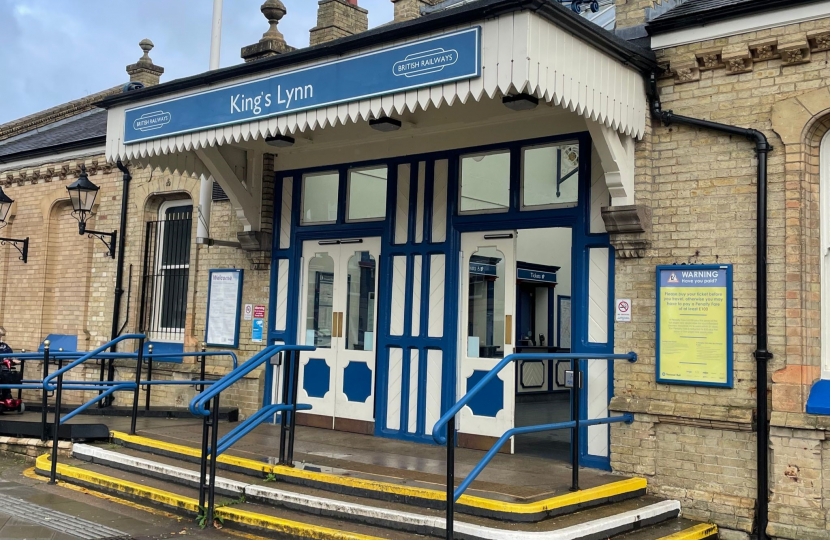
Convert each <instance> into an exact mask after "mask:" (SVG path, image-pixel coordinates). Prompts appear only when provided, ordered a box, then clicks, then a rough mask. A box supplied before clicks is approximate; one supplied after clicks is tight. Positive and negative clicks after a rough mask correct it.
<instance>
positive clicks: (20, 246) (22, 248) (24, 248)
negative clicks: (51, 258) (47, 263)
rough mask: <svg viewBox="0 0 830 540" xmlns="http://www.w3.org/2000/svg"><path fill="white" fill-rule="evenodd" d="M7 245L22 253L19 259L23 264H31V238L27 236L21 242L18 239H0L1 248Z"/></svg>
mask: <svg viewBox="0 0 830 540" xmlns="http://www.w3.org/2000/svg"><path fill="white" fill-rule="evenodd" d="M6 244H9V245H11V246H12V247H13V248H14V249H16V250H17V252H18V253H20V256H19V257H18V259H20V260H21V261H23V264H26V263H27V262H29V237H28V236H27V237H26V238H24V239H23V240H19V239H17V238H0V246H5V245H6Z"/></svg>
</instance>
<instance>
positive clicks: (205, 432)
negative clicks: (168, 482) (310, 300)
mask: <svg viewBox="0 0 830 540" xmlns="http://www.w3.org/2000/svg"><path fill="white" fill-rule="evenodd" d="M206 407H207V409H208V410H210V402H208V403H207V405H206ZM209 429H210V415H209V414H208V415H207V416H203V417H202V460H201V463H200V465H199V506H201V507H202V508H207V507H206V506H205V487H206V484H207V459H208V441H209V439H210V433H209Z"/></svg>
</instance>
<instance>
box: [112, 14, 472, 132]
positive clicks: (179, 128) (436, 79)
mask: <svg viewBox="0 0 830 540" xmlns="http://www.w3.org/2000/svg"><path fill="white" fill-rule="evenodd" d="M479 76H481V28H479V27H474V28H469V29H466V30H463V31H459V32H453V33H450V34H444V35H441V36H437V37H433V38H429V39H423V40H419V41H414V42H412V43H407V44H405V45H399V46H396V47H390V48H387V49H381V50H378V51H373V52H370V53H366V54H361V55H358V56H353V57H349V58H344V59H343V60H336V61H333V62H327V63H324V64H319V65H316V66H311V67H305V68H301V69H296V70H293V71H288V72H286V73H280V74H279V75H274V76H271V77H267V78H263V79H257V80H254V81H249V82H244V83H239V84H235V85H233V86H226V87H224V88H217V89H215V90H208V91H204V92H199V93H197V94H192V95H188V96H182V97H179V98H175V99H171V100H167V101H161V102H158V103H153V104H151V105H144V106H141V107H136V108H133V109H128V110H127V111H126V122H125V128H124V130H125V132H124V142H125V143H127V144H130V143H135V142H139V141H146V140H149V139H156V138H159V137H169V136H171V135H179V134H182V133H189V132H192V131H200V130H204V129H210V128H217V127H222V126H227V125H231V124H237V123H240V122H249V121H252V120H261V119H263V118H271V117H274V116H280V115H285V114H290V113H296V112H300V111H304V110H309V109H318V108H321V107H328V106H330V105H335V104H339V103H347V102H351V101H358V100H362V99H367V98H372V97H378V96H382V95H385V94H390V93H394V92H403V91H406V90H412V89H415V88H423V87H426V86H434V85H439V84H444V83H448V82H452V81H459V80H464V79H472V78H476V77H479Z"/></svg>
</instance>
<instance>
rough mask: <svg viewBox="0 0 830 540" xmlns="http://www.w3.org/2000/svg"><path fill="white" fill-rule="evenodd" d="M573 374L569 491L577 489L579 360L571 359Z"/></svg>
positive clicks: (580, 380)
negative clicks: (571, 469)
mask: <svg viewBox="0 0 830 540" xmlns="http://www.w3.org/2000/svg"><path fill="white" fill-rule="evenodd" d="M572 362H573V364H572V369H573V374H574V387H573V389H572V390H571V408H572V409H573V422H574V427H573V428H572V431H571V433H572V435H571V466H572V467H573V471H572V477H571V491H579V416H580V414H581V413H580V410H579V403H580V400H581V399H582V370H581V369H580V365H579V360H572Z"/></svg>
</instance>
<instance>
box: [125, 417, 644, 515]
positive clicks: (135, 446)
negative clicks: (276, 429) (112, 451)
mask: <svg viewBox="0 0 830 540" xmlns="http://www.w3.org/2000/svg"><path fill="white" fill-rule="evenodd" d="M113 441H114V442H115V443H117V444H120V445H123V446H125V447H126V448H128V449H132V450H135V451H138V452H143V453H146V456H145V457H147V458H148V459H155V456H163V457H166V458H172V459H175V460H178V461H181V462H190V463H193V464H198V463H199V462H200V459H201V452H200V450H199V449H197V448H193V447H189V446H183V445H178V444H172V443H169V442H164V441H159V440H155V439H149V438H146V437H140V436H131V435H126V434H123V433H118V432H113ZM137 455H138V456H140V454H137ZM171 464H174V463H172V462H171ZM179 466H183V465H181V464H179ZM218 468H219V469H220V470H222V471H223V474H225V472H226V471H230V472H233V473H241V474H244V475H248V476H253V477H255V478H260V479H261V478H265V477H266V476H271V477H272V478H273V479H274V480H276V481H277V482H279V483H280V484H282V485H291V486H293V487H292V489H296V488H310V489H315V490H322V491H326V492H330V493H336V494H340V495H349V496H355V497H360V498H362V499H372V500H380V501H384V502H387V503H399V504H404V505H407V506H410V507H416V508H419V509H436V510H441V509H443V508H445V505H446V503H445V501H446V494H445V488H444V486H443V485H436V484H434V483H423V482H417V481H413V480H412V479H411V478H406V479H403V478H396V477H392V476H376V475H369V474H365V473H358V472H355V471H350V470H345V469H332V468H327V467H318V466H315V465H313V464H308V463H305V464H303V463H298V465H297V466H296V467H293V468H292V467H284V466H279V465H272V464H269V463H265V462H263V461H258V460H254V459H248V458H243V457H239V456H233V455H222V456H220V457H219V462H218ZM402 472H404V471H402ZM406 472H410V471H406ZM608 478H609V479H610V480H611V482H610V483H606V484H600V485H594V486H588V489H583V490H582V491H579V492H576V493H571V492H568V491H563V492H561V493H547V494H543V495H540V496H537V497H530V498H521V497H514V496H506V495H504V494H502V493H499V492H498V490H497V486H493V485H492V484H488V485H487V486H486V487H487V490H483V489H479V490H477V489H476V487H477V484H476V483H473V486H472V489H470V490H469V491H468V492H467V493H465V494H464V495H463V496H462V497H461V498H460V499H459V501H458V503H457V504H456V511H457V512H458V513H459V514H467V515H471V516H477V517H482V518H487V519H497V520H500V521H510V522H517V523H533V522H538V521H541V520H545V519H549V518H552V517H557V516H562V515H567V514H570V513H573V512H576V511H579V510H583V509H588V508H595V507H599V506H602V505H605V504H610V503H616V502H621V501H624V500H627V499H632V498H637V497H640V496H642V495H643V494H645V491H646V482H645V480H643V479H638V478H622V477H620V478H619V479H617V477H608ZM461 480H462V478H461V477H459V478H457V479H456V481H457V482H460V481H461ZM249 481H250V480H249ZM494 488H496V489H494Z"/></svg>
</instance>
